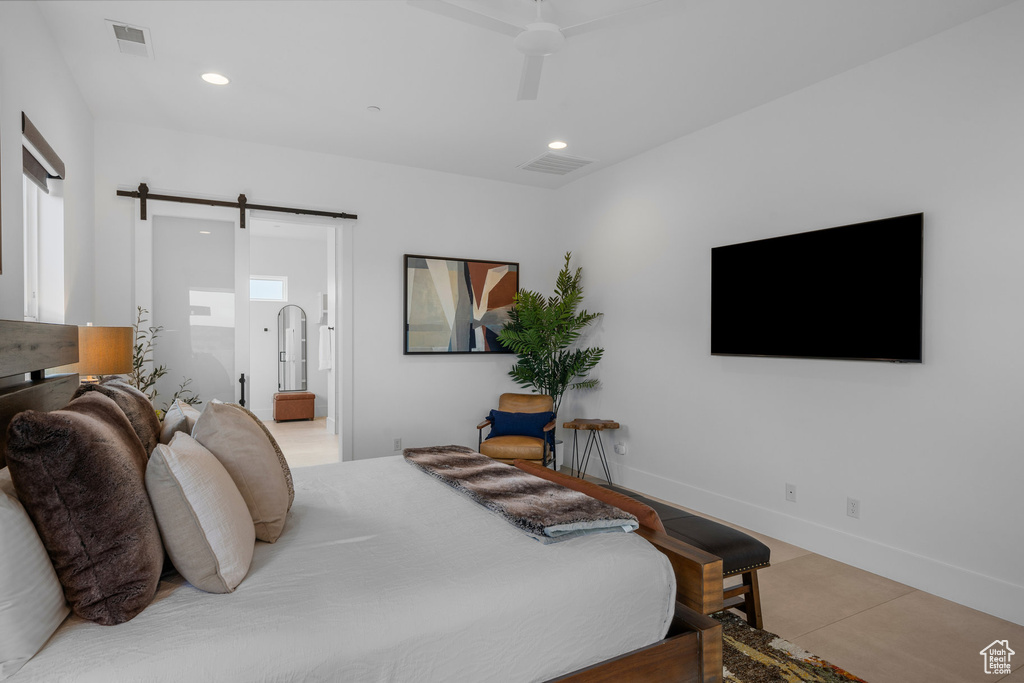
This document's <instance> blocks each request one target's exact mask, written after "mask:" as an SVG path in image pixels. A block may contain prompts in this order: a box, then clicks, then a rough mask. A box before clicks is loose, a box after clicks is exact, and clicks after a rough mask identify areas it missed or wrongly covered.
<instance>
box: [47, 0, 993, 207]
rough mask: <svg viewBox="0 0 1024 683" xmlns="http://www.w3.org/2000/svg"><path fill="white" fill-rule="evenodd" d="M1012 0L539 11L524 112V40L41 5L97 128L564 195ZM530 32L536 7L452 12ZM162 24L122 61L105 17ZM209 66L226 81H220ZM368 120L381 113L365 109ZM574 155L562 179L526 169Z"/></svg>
mask: <svg viewBox="0 0 1024 683" xmlns="http://www.w3.org/2000/svg"><path fill="white" fill-rule="evenodd" d="M1010 1H1011V0H661V2H657V3H655V4H653V5H645V3H647V2H649V0H544V3H545V10H546V13H545V19H546V20H549V21H554V22H555V23H558V24H559V25H560V26H563V27H565V26H570V25H573V24H578V23H582V22H583V21H587V20H590V19H593V18H597V17H601V16H604V15H607V14H610V13H612V12H615V11H620V10H625V9H631V8H632V11H631V12H630V13H628V14H627V15H625V17H626V18H625V19H624V20H623V21H621V22H616V23H614V24H613V25H611V26H606V27H604V28H601V29H598V30H595V31H592V32H589V33H585V34H583V35H578V36H573V37H572V38H570V39H569V40H568V41H567V42H566V44H565V46H564V47H563V49H562V50H561V51H560V52H558V53H557V54H554V55H551V56H549V57H547V58H546V60H545V64H544V69H543V73H542V79H541V85H540V93H539V96H538V98H537V100H536V101H516V90H517V87H518V84H519V76H520V70H521V68H522V61H523V58H522V55H521V54H520V53H518V52H516V50H515V49H514V48H513V45H512V38H511V37H509V36H506V35H502V34H500V33H497V32H494V31H489V30H485V29H483V28H480V27H478V26H473V25H470V24H467V23H463V22H460V21H457V20H455V19H452V18H448V17H444V16H440V15H438V14H436V13H433V12H429V11H426V10H424V9H423V8H422V7H418V6H416V4H415V2H403V1H401V0H334V1H331V0H320V1H311V2H306V1H301V0H289V1H283V0H278V1H274V0H263V1H238V0H235V1H228V2H171V1H166V0H165V1H144V0H133V1H131V2H91V1H84V0H72V1H48V2H39V3H38V7H39V9H40V10H41V12H42V13H43V15H44V17H45V20H46V22H47V24H48V25H49V27H50V29H51V31H52V33H53V36H54V38H55V40H56V41H57V43H58V44H59V46H60V49H61V51H62V53H63V56H64V59H65V60H66V61H67V63H68V66H69V68H70V69H71V71H72V73H73V75H74V77H75V79H76V81H77V82H78V84H79V87H80V89H81V92H82V95H83V96H84V98H85V100H86V102H87V103H88V105H89V108H90V109H91V111H92V113H93V115H94V116H95V117H96V118H97V119H99V120H109V121H116V122H131V123H139V124H144V125H148V126H155V127H159V128H167V129H172V130H178V131H185V132H190V133H199V134H205V135H213V136H218V137H225V138H233V139H239V140H247V141H252V142H260V143H267V144H272V145H280V146H285V147H291V148H298V149H305V150H313V151H317V152H325V153H330V154H338V155H343V156H348V157H355V158H360V159H369V160H375V161H382V162H389V163H395V164H403V165H407V166H414V167H421V168H429V169H436V170H440V171H447V172H451V173H459V174H464V175H470V176H476V177H480V178H490V179H495V180H502V181H508V182H514V183H522V184H526V185H534V186H538V187H549V188H554V187H559V186H561V185H564V184H566V183H568V182H572V181H573V180H576V179H577V178H580V177H583V176H585V175H586V174H588V173H591V172H593V171H594V170H597V169H599V168H602V167H604V166H607V165H610V164H613V163H616V162H618V161H621V160H623V159H626V158H628V157H630V156H633V155H635V154H638V153H640V152H643V151H645V150H648V149H651V148H653V147H656V146H658V145H660V144H662V143H665V142H667V141H669V140H672V139H675V138H678V137H680V136H683V135H686V134H688V133H691V132H693V131H695V130H698V129H700V128H703V127H706V126H709V125H711V124H714V123H716V122H718V121H721V120H723V119H726V118H729V117H731V116H734V115H736V114H739V113H741V112H744V111H746V110H749V109H751V108H753V107H756V106H758V105H760V104H763V103H766V102H769V101H771V100H774V99H776V98H779V97H782V96H784V95H786V94H788V93H791V92H794V91H796V90H798V89H800V88H804V87H806V86H808V85H811V84H813V83H816V82H818V81H821V80H823V79H825V78H828V77H830V76H833V75H835V74H838V73H841V72H843V71H845V70H848V69H850V68H853V67H855V66H858V65H860V64H863V63H865V62H868V61H870V60H873V59H876V58H877V57H880V56H882V55H885V54H887V53H890V52H892V51H894V50H898V49H900V48H901V47H904V46H906V45H909V44H911V43H914V42H917V41H919V40H922V39H924V38H927V37H928V36H931V35H934V34H936V33H938V32H940V31H943V30H946V29H948V28H950V27H953V26H955V25H957V24H960V23H962V22H964V21H967V20H969V19H971V18H973V17H976V16H979V15H981V14H984V13H986V12H989V11H991V10H993V9H995V8H997V7H1000V6H1002V5H1006V4H1009V2H1010ZM451 3H452V4H457V5H461V6H463V7H467V8H473V9H475V10H477V11H479V12H482V13H487V14H490V15H492V16H495V17H498V18H500V19H502V20H505V21H509V22H513V23H517V24H521V25H525V24H526V23H529V22H531V21H533V20H534V15H535V4H534V0H451ZM108 19H110V20H114V21H118V22H124V23H127V24H130V25H132V26H135V27H144V28H147V29H149V31H150V35H151V39H152V47H153V52H154V58H153V59H152V60H150V59H147V58H145V57H136V56H130V55H124V54H121V53H119V51H118V49H117V46H116V42H115V41H114V39H113V37H112V30H111V28H110V26H109V25H108V24H107V23H106V20H108ZM207 71H216V72H219V73H222V74H224V75H226V76H228V77H229V78H230V79H231V83H230V85H227V86H223V87H216V86H211V85H208V84H206V83H204V82H203V81H201V80H200V78H199V76H200V74H201V73H204V72H207ZM370 106H374V107H379V108H380V111H378V112H371V111H369V110H368V109H367V108H368V107H370ZM555 139H561V140H564V141H565V142H567V143H568V145H569V146H568V148H567V149H566V150H564V153H565V154H569V155H572V156H577V157H583V158H586V159H591V160H594V163H591V164H589V165H587V166H584V167H583V168H581V169H579V170H576V171H573V172H571V173H569V174H567V175H564V176H559V175H548V174H543V173H537V172H531V171H526V170H522V169H520V168H518V166H520V165H521V164H524V163H526V162H528V161H531V160H532V159H534V158H536V157H537V156H539V155H541V154H543V153H546V152H547V151H548V150H547V143H548V142H550V141H552V140H555Z"/></svg>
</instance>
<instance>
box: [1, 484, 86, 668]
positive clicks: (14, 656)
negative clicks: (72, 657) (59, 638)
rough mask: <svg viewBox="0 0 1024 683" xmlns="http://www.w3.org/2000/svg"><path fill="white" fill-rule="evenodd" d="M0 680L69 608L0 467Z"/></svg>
mask: <svg viewBox="0 0 1024 683" xmlns="http://www.w3.org/2000/svg"><path fill="white" fill-rule="evenodd" d="M0 577H3V578H2V580H0V606H2V608H0V633H2V634H4V635H3V638H0V681H2V680H5V679H6V678H8V677H9V676H13V675H14V674H15V672H17V671H18V669H20V668H21V667H22V666H23V665H24V664H25V662H27V661H28V660H29V659H31V658H32V657H33V656H34V655H35V654H36V653H37V652H39V650H41V649H42V647H43V645H45V644H46V641H47V640H49V639H50V636H51V635H53V632H54V631H56V630H57V627H58V626H60V624H61V622H62V621H64V617H66V616H67V615H68V613H69V612H70V611H71V610H69V609H68V606H67V604H65V602H64V589H63V588H61V585H60V581H58V580H57V573H56V572H54V571H53V565H52V564H50V556H49V555H47V554H46V548H44V547H43V542H42V541H41V540H39V534H37V533H36V528H35V527H34V526H32V520H31V519H29V517H28V514H27V513H26V512H25V508H23V507H22V506H21V503H19V502H18V499H17V496H16V495H15V493H14V485H13V484H12V483H11V478H10V474H9V473H8V471H7V469H2V470H0Z"/></svg>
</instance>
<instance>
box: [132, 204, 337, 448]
mask: <svg viewBox="0 0 1024 683" xmlns="http://www.w3.org/2000/svg"><path fill="white" fill-rule="evenodd" d="M135 204H136V206H135V221H134V222H135V229H134V238H135V239H134V242H135V245H134V252H135V258H134V260H133V267H134V277H133V297H132V300H133V301H134V303H135V306H136V307H141V308H143V309H144V310H145V311H146V314H145V315H146V317H147V321H146V323H145V324H144V325H143V326H142V327H143V328H147V327H149V326H153V327H160V326H162V327H163V329H162V330H161V331H160V332H159V334H160V337H159V339H158V341H157V344H156V349H155V351H154V353H153V356H152V359H151V360H152V362H151V363H150V365H151V366H153V365H155V366H160V365H164V366H166V368H167V370H168V372H167V374H166V375H164V376H163V377H162V378H161V380H160V386H159V387H158V390H159V394H158V397H157V400H156V402H155V403H156V407H157V408H163V404H165V403H169V402H170V398H171V397H173V395H174V393H175V391H176V390H177V389H178V388H179V387H180V383H181V382H182V381H184V380H191V381H190V384H189V385H188V388H189V389H191V390H192V391H194V392H195V393H196V394H198V395H199V397H200V399H201V401H202V402H203V403H204V404H205V403H206V402H207V401H210V400H212V399H218V400H221V401H224V402H241V400H242V399H243V398H244V400H245V403H246V407H247V408H250V409H254V408H255V409H258V411H259V412H257V411H255V410H254V412H256V413H257V415H258V416H259V417H260V418H261V419H263V420H265V421H270V422H272V421H273V394H274V393H276V392H275V388H276V379H274V377H275V376H274V374H273V373H274V372H276V371H275V369H274V367H273V360H276V358H277V356H276V352H275V357H274V359H272V363H271V366H270V370H271V373H270V379H266V378H263V379H261V376H262V375H264V374H266V373H265V369H266V368H267V365H266V364H265V356H264V355H263V354H262V344H261V343H260V342H261V340H260V339H259V337H260V336H261V335H263V328H264V327H265V328H267V330H268V332H267V334H268V335H269V334H270V331H272V330H274V329H275V328H274V327H272V326H271V325H270V324H269V322H268V323H267V324H264V325H262V326H260V327H259V328H258V333H259V334H256V333H254V332H253V327H254V326H253V325H252V324H251V322H250V310H251V308H252V306H253V303H254V302H251V301H250V275H252V274H256V275H267V274H272V273H273V272H276V271H278V270H280V267H279V266H285V268H284V270H285V271H288V272H291V271H295V272H296V273H297V275H295V276H294V277H296V278H297V279H296V280H295V281H296V282H298V280H300V279H302V272H303V271H305V270H306V269H307V267H308V266H309V264H311V263H313V262H314V260H317V261H319V260H320V259H323V260H325V261H326V282H324V284H323V285H320V286H321V287H323V289H324V294H326V299H327V314H326V316H324V315H323V310H322V301H323V297H321V299H320V302H321V307H319V308H318V307H317V305H316V300H315V299H314V301H313V302H309V303H307V304H304V306H303V307H304V308H305V306H306V305H308V306H309V307H310V308H311V309H316V310H314V311H312V312H311V313H310V314H309V317H308V320H309V321H310V323H311V324H310V326H309V334H310V335H311V336H315V337H316V338H317V343H318V345H317V349H316V355H313V354H312V353H308V354H307V358H308V359H309V363H310V368H309V370H310V372H311V376H312V375H313V374H317V373H322V374H324V375H326V376H327V377H326V384H323V383H321V384H320V386H321V387H323V391H324V392H325V394H326V396H324V397H321V401H320V404H321V405H320V409H319V412H320V413H324V414H323V415H322V416H321V417H322V418H323V419H322V420H317V421H316V422H317V423H318V424H322V425H323V429H324V430H325V431H327V432H328V433H331V434H337V435H338V436H337V444H338V446H337V452H338V457H337V459H338V460H352V459H354V454H353V451H352V445H353V441H354V439H353V429H352V420H353V412H354V411H353V405H352V394H353V389H352V368H353V355H352V344H351V336H352V305H351V300H352V266H353V246H352V245H353V231H352V225H351V223H349V222H347V221H346V222H338V221H337V220H335V219H327V218H324V219H321V218H318V217H301V218H299V217H292V216H289V220H288V221H282V220H281V218H282V216H281V214H278V213H271V212H266V211H251V210H250V211H246V223H247V225H248V226H249V227H248V228H247V229H241V226H240V221H239V213H238V211H236V210H231V209H223V208H218V207H207V206H198V205H191V204H178V203H171V202H167V203H164V202H153V203H151V204H150V205H149V218H148V220H142V219H141V218H140V217H139V202H138V200H137V199H136V202H135ZM254 233H259V234H260V237H259V238H257V243H258V246H257V252H260V253H262V252H261V250H262V247H260V246H259V240H260V239H263V238H266V239H276V240H279V241H280V242H284V243H290V244H291V247H290V248H292V249H293V250H295V251H296V252H297V253H300V254H304V259H300V258H298V257H295V259H294V263H290V264H289V265H285V261H286V260H287V259H285V258H284V257H279V256H274V257H273V258H271V260H270V261H269V262H265V261H260V260H259V259H261V258H262V256H260V257H257V266H256V268H257V269H258V268H260V267H263V268H266V269H269V270H270V271H271V272H270V273H263V272H258V271H257V270H256V269H253V268H251V260H252V254H251V250H252V248H251V242H252V238H253V235H254ZM280 253H281V254H283V253H284V252H283V251H281V252H280ZM288 272H286V273H285V274H288ZM304 287H305V285H302V286H300V288H299V291H304V289H303V288H304ZM293 291H296V290H294V289H293V290H291V291H290V292H289V295H288V297H289V299H291V298H292V296H293V294H292V292H293ZM317 291H321V290H317ZM346 302H347V303H346ZM276 305H277V308H278V309H279V308H280V307H281V306H283V305H284V304H283V303H280V302H279V303H278V304H276ZM275 310H276V309H275ZM133 314H134V311H133ZM324 319H326V321H327V325H326V327H330V328H334V329H333V330H330V331H329V332H330V334H331V342H332V343H331V352H330V354H329V356H330V361H331V362H330V370H320V357H319V356H320V354H319V335H320V333H321V332H320V327H321V325H318V324H313V323H319V322H321V321H322V320H324ZM275 326H276V323H275ZM275 338H276V335H275ZM254 343H255V346H256V347H258V348H257V353H259V354H260V355H259V365H258V369H256V367H257V366H256V364H255V363H252V362H250V361H251V358H252V357H253V347H254ZM253 370H255V372H256V375H257V377H256V381H255V382H253ZM243 376H244V379H245V383H244V384H243V383H242V382H240V381H239V380H241V379H242V378H243ZM243 392H244V393H243ZM268 395H269V397H270V399H269V400H270V403H269V413H268V412H267V411H268V404H267V403H266V397H267V396H268Z"/></svg>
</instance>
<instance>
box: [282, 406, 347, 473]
mask: <svg viewBox="0 0 1024 683" xmlns="http://www.w3.org/2000/svg"><path fill="white" fill-rule="evenodd" d="M264 424H266V426H267V429H268V430H270V433H271V434H273V435H274V439H275V440H276V441H277V443H278V445H279V446H280V447H281V452H282V453H284V455H285V459H286V460H288V464H289V465H290V466H291V467H309V466H311V465H325V464H327V463H329V462H338V435H337V434H330V433H328V431H327V418H325V417H318V418H316V419H315V420H292V421H290V422H274V421H273V420H265V421H264Z"/></svg>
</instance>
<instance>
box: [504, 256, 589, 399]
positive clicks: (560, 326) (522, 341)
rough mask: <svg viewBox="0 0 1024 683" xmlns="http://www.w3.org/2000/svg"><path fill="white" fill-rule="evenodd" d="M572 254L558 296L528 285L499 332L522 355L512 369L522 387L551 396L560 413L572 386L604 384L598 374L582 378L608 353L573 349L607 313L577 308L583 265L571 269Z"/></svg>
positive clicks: (557, 284) (557, 283) (560, 277)
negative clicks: (594, 376) (546, 294)
mask: <svg viewBox="0 0 1024 683" xmlns="http://www.w3.org/2000/svg"><path fill="white" fill-rule="evenodd" d="M571 258H572V252H568V253H566V255H565V265H564V266H563V267H562V270H561V271H560V272H559V273H558V278H557V279H556V281H555V294H554V296H550V297H545V296H544V295H542V294H539V293H538V292H531V291H528V290H521V291H519V292H518V293H517V294H516V296H515V299H514V300H513V306H512V310H511V311H510V312H509V319H508V322H507V323H505V326H504V327H503V328H502V330H501V333H500V334H498V341H500V342H501V343H502V344H504V345H505V346H506V347H507V348H509V349H511V350H512V352H513V353H515V354H516V355H517V356H518V357H519V359H518V362H517V363H516V364H515V365H513V366H512V369H511V370H509V372H508V374H509V375H510V376H511V377H512V379H513V380H515V381H516V383H517V384H519V385H520V386H522V387H526V388H532V389H534V390H535V391H537V392H538V393H541V394H548V395H549V396H551V398H552V399H553V401H554V411H555V413H556V414H557V413H558V409H559V407H560V406H561V404H562V395H563V394H565V392H566V391H568V390H569V389H593V388H594V387H596V386H597V385H598V383H599V381H598V380H597V379H580V378H583V377H586V375H587V374H588V373H589V372H590V371H591V370H593V369H594V368H595V367H596V366H597V364H598V363H599V362H600V361H601V356H603V355H604V349H602V348H597V347H590V348H584V349H581V348H570V347H573V346H574V345H575V344H576V342H577V341H578V340H579V338H580V335H581V334H582V332H583V329H584V328H585V327H587V326H588V325H590V323H592V322H594V321H595V320H597V318H599V317H601V314H600V313H590V312H588V311H587V310H585V309H584V310H582V311H579V312H577V309H578V308H579V306H580V304H581V303H582V302H583V287H582V286H581V285H580V277H581V275H582V273H583V269H582V268H577V269H576V270H575V272H573V271H571V270H570V268H569V261H570V259H571ZM577 379H579V381H576V380H577Z"/></svg>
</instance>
